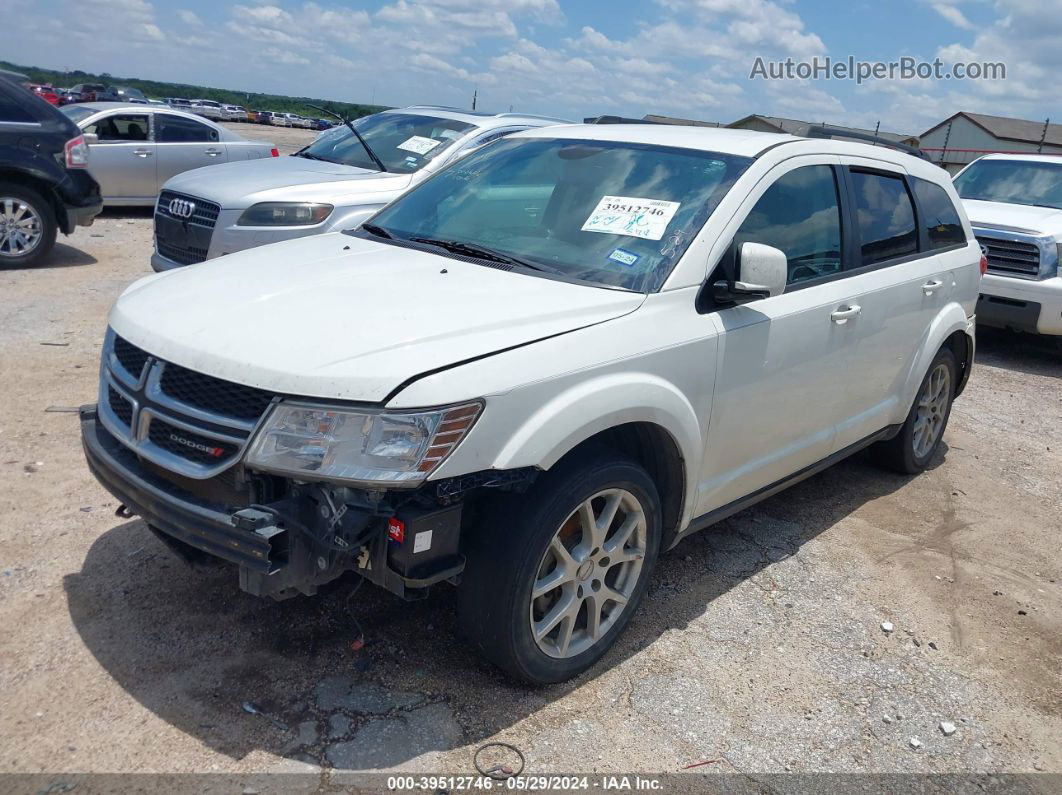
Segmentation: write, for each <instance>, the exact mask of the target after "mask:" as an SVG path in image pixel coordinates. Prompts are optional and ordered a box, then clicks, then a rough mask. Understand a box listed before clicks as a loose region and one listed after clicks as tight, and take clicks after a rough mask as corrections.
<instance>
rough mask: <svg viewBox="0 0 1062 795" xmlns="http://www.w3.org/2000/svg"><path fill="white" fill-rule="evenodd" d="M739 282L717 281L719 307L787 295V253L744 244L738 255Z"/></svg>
mask: <svg viewBox="0 0 1062 795" xmlns="http://www.w3.org/2000/svg"><path fill="white" fill-rule="evenodd" d="M736 259H737V263H736V265H737V268H736V270H737V274H738V277H737V280H736V281H734V282H727V281H718V282H716V283H715V284H713V285H712V296H713V297H714V298H715V300H716V302H718V303H720V304H747V303H748V302H749V301H755V300H757V299H759V298H770V297H771V296H774V295H781V294H782V293H784V292H785V282H786V279H787V278H788V276H789V260H788V259H787V258H786V256H785V252H784V251H781V250H779V249H777V248H775V247H774V246H765V245H763V244H762V243H742V244H741V246H740V247H739V248H738V252H737V257H736Z"/></svg>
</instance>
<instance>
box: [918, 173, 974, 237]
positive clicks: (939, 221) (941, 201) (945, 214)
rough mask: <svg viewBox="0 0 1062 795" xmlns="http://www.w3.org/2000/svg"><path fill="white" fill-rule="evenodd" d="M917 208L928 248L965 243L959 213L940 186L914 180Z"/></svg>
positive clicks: (921, 180) (922, 180)
mask: <svg viewBox="0 0 1062 795" xmlns="http://www.w3.org/2000/svg"><path fill="white" fill-rule="evenodd" d="M914 192H915V196H916V197H917V198H918V208H919V209H920V210H921V211H922V227H923V228H924V229H925V230H926V237H927V239H928V240H929V248H930V249H937V248H948V247H949V246H956V245H962V244H963V243H965V242H966V234H965V233H964V232H963V231H962V221H960V220H959V213H958V211H957V210H956V209H955V205H954V204H953V203H952V201H951V197H949V196H948V194H947V191H945V190H944V189H943V188H942V187H940V185H934V184H933V183H932V182H928V181H926V180H924V179H917V178H916V179H915V180H914Z"/></svg>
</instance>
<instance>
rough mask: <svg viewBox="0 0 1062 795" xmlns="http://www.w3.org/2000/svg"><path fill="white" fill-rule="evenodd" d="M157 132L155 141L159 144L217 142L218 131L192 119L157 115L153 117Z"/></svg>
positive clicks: (164, 114)
mask: <svg viewBox="0 0 1062 795" xmlns="http://www.w3.org/2000/svg"><path fill="white" fill-rule="evenodd" d="M155 121H156V123H157V125H158V131H157V132H156V133H155V140H156V141H158V142H159V143H163V144H166V143H170V144H172V143H199V142H207V141H216V140H218V131H217V130H215V129H214V128H213V127H208V126H207V125H205V124H201V123H199V122H197V121H193V120H192V119H185V118H183V117H181V116H171V115H170V114H168V113H159V114H157V115H156V116H155Z"/></svg>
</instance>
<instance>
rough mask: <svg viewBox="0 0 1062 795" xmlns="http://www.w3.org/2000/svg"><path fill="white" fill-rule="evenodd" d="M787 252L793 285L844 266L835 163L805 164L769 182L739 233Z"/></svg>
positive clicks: (746, 240)
mask: <svg viewBox="0 0 1062 795" xmlns="http://www.w3.org/2000/svg"><path fill="white" fill-rule="evenodd" d="M734 242H735V243H736V244H738V245H740V244H741V243H763V244H764V245H767V246H774V247H775V248H777V249H781V250H782V251H784V252H785V255H786V257H787V258H788V260H789V276H788V278H787V280H786V281H787V283H788V284H795V283H797V282H803V281H808V280H809V279H816V278H818V277H820V276H829V275H831V274H834V273H838V272H839V271H840V270H841V210H840V207H839V206H838V201H837V181H836V180H835V179H834V175H833V169H832V168H831V167H830V166H804V167H802V168H795V169H793V170H792V171H790V172H789V173H787V174H784V175H782V176H781V177H779V178H778V180H777V181H776V182H775V183H774V184H773V185H771V187H769V188H768V189H767V190H766V192H765V193H764V194H763V196H761V197H760V199H759V201H757V202H756V206H755V207H753V208H752V211H751V212H750V213H749V214H748V217H747V218H745V221H744V223H742V224H741V228H740V229H738V231H737V234H735V235H734Z"/></svg>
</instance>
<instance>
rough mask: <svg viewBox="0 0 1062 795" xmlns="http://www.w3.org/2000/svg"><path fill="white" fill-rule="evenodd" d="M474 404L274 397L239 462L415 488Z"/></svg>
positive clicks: (470, 419) (464, 429) (461, 432)
mask: <svg viewBox="0 0 1062 795" xmlns="http://www.w3.org/2000/svg"><path fill="white" fill-rule="evenodd" d="M482 408H483V404H482V403H479V402H475V403H463V404H461V405H458V406H449V407H446V408H440V409H432V410H430V411H410V412H399V411H368V410H362V411H357V410H347V409H339V408H331V407H324V406H314V405H312V404H307V403H280V404H279V405H277V407H276V408H275V409H274V410H273V412H272V414H270V416H269V418H268V419H267V420H266V423H265V425H264V426H263V427H262V429H261V430H260V431H259V432H258V434H257V435H256V436H255V439H254V442H253V443H252V444H251V449H250V452H248V454H247V465H248V466H250V467H252V468H255V469H263V470H267V471H269V472H276V473H282V474H286V475H291V476H293V477H299V476H302V477H307V478H312V477H313V476H316V477H321V478H326V479H329V480H350V481H359V482H363V483H387V484H394V485H398V484H401V485H405V486H415V485H417V484H418V483H420V482H421V481H423V480H424V479H425V478H427V477H428V475H429V474H430V473H431V472H432V471H433V470H434V469H435V468H436V467H438V466H439V464H441V463H442V462H443V461H444V460H445V459H446V457H447V456H448V455H450V453H451V452H453V450H454V448H455V447H457V445H458V444H459V443H460V442H461V440H462V439H463V438H464V437H465V434H466V433H468V430H469V429H470V428H471V427H472V425H473V423H475V421H476V418H477V417H479V413H480V411H481V409H482Z"/></svg>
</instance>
